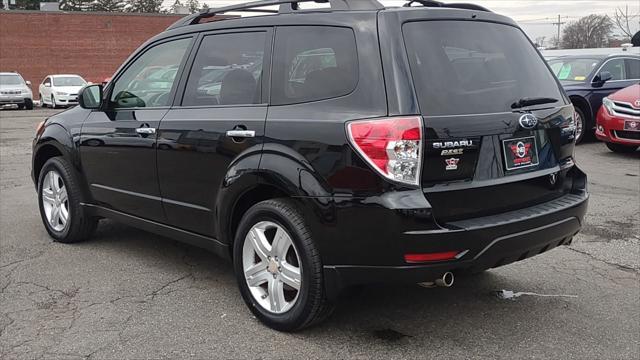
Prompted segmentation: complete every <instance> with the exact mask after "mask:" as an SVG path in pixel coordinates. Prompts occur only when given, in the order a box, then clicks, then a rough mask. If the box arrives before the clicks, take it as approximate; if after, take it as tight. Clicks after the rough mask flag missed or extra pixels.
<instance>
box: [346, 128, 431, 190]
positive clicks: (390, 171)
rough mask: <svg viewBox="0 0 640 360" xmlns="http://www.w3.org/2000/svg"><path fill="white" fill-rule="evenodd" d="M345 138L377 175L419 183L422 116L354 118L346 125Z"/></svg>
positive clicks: (404, 181) (403, 181) (412, 183)
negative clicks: (372, 118) (347, 136)
mask: <svg viewBox="0 0 640 360" xmlns="http://www.w3.org/2000/svg"><path fill="white" fill-rule="evenodd" d="M347 132H348V134H349V140H350V141H351V144H353V146H354V147H355V148H356V150H357V151H358V152H359V153H360V155H362V156H363V157H364V159H365V160H366V161H367V162H368V163H369V164H370V165H371V166H373V168H374V169H375V170H376V171H377V172H378V173H380V175H382V176H384V177H386V178H388V179H391V180H394V181H397V182H401V183H405V184H409V185H419V184H420V166H421V164H422V118H420V117H419V116H415V117H399V118H387V119H375V120H358V121H353V122H350V123H349V125H348V126H347Z"/></svg>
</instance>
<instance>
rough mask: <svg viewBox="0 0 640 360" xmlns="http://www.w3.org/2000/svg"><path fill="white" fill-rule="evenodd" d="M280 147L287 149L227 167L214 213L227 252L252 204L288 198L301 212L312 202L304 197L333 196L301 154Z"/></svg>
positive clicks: (266, 152)
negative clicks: (227, 246) (227, 245)
mask: <svg viewBox="0 0 640 360" xmlns="http://www.w3.org/2000/svg"><path fill="white" fill-rule="evenodd" d="M267 148H269V147H267ZM283 149H286V150H287V151H286V152H282V151H265V152H263V153H262V155H261V156H260V159H259V160H258V161H257V163H256V160H255V158H254V159H244V160H243V161H240V162H238V163H236V164H234V165H233V166H231V167H230V168H229V170H228V172H227V176H226V177H225V180H224V183H223V186H222V188H221V189H220V192H219V194H220V196H219V197H218V201H217V205H216V214H217V219H218V221H217V224H218V226H217V229H218V231H217V233H218V234H217V235H218V240H220V241H221V242H223V243H226V244H229V245H230V246H229V249H230V251H232V249H233V241H234V237H235V232H236V230H237V227H238V225H239V223H240V220H241V219H242V216H243V215H244V214H245V213H246V211H247V210H248V209H249V208H251V207H252V206H253V205H255V204H257V203H259V202H261V201H265V200H271V199H277V198H291V199H295V201H296V202H297V203H298V204H299V205H300V211H302V212H305V213H307V212H308V211H309V210H310V208H309V204H311V203H315V202H314V201H305V200H307V199H312V198H318V197H321V198H328V197H331V196H332V194H331V193H330V192H329V191H328V190H327V186H326V184H324V183H323V181H322V177H321V176H319V175H318V174H315V171H314V170H313V168H312V167H311V165H310V164H309V163H308V162H307V161H306V159H304V157H302V156H301V155H298V154H292V151H291V149H290V148H287V147H284V146H283V147H281V148H279V149H278V150H283ZM265 150H266V149H265ZM271 150H273V149H271ZM237 174H242V175H240V176H238V175H237ZM315 207H316V206H315V205H312V206H311V208H315Z"/></svg>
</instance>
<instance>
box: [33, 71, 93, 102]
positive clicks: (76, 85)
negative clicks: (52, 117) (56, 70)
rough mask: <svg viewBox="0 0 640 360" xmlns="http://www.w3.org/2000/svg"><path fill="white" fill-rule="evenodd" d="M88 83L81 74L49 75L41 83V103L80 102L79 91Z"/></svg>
mask: <svg viewBox="0 0 640 360" xmlns="http://www.w3.org/2000/svg"><path fill="white" fill-rule="evenodd" d="M85 85H87V82H86V81H85V80H84V79H83V78H82V77H81V76H79V75H49V76H47V77H45V78H44V80H43V81H42V83H41V84H40V88H39V94H40V105H42V107H45V106H50V107H52V108H54V109H55V108H56V107H58V106H69V105H76V104H78V91H80V89H81V88H82V87H83V86H85Z"/></svg>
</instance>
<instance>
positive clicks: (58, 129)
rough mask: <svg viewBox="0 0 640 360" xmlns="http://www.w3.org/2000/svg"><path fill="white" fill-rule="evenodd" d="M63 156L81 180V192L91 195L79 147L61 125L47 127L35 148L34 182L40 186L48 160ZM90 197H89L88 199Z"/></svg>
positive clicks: (33, 163)
mask: <svg viewBox="0 0 640 360" xmlns="http://www.w3.org/2000/svg"><path fill="white" fill-rule="evenodd" d="M56 156H61V157H62V158H64V159H65V160H66V161H68V162H69V164H71V167H72V169H73V171H74V173H75V174H74V175H76V178H77V179H78V180H79V184H80V186H81V191H83V192H84V194H85V195H89V192H88V188H87V186H86V182H85V181H83V178H82V176H80V175H81V173H82V172H81V170H80V157H79V154H78V151H77V147H76V146H75V145H74V142H73V140H72V138H71V135H70V134H69V133H68V132H67V130H66V129H65V128H64V127H62V126H61V125H59V124H56V123H53V124H50V125H48V126H46V127H45V129H44V131H43V133H42V135H41V136H40V137H39V138H38V140H37V142H36V144H35V146H34V147H33V159H32V177H33V181H34V183H35V185H36V187H37V186H38V179H39V177H40V172H41V170H42V167H43V166H44V164H45V163H46V162H47V160H49V159H51V158H52V157H56ZM88 198H89V197H87V199H88Z"/></svg>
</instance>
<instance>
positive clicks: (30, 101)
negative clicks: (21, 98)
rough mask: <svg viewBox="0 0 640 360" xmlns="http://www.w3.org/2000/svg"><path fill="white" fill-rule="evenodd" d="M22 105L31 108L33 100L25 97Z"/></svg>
mask: <svg viewBox="0 0 640 360" xmlns="http://www.w3.org/2000/svg"><path fill="white" fill-rule="evenodd" d="M24 106H25V107H26V108H27V110H33V100H31V99H27V100H26V101H25V103H24Z"/></svg>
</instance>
